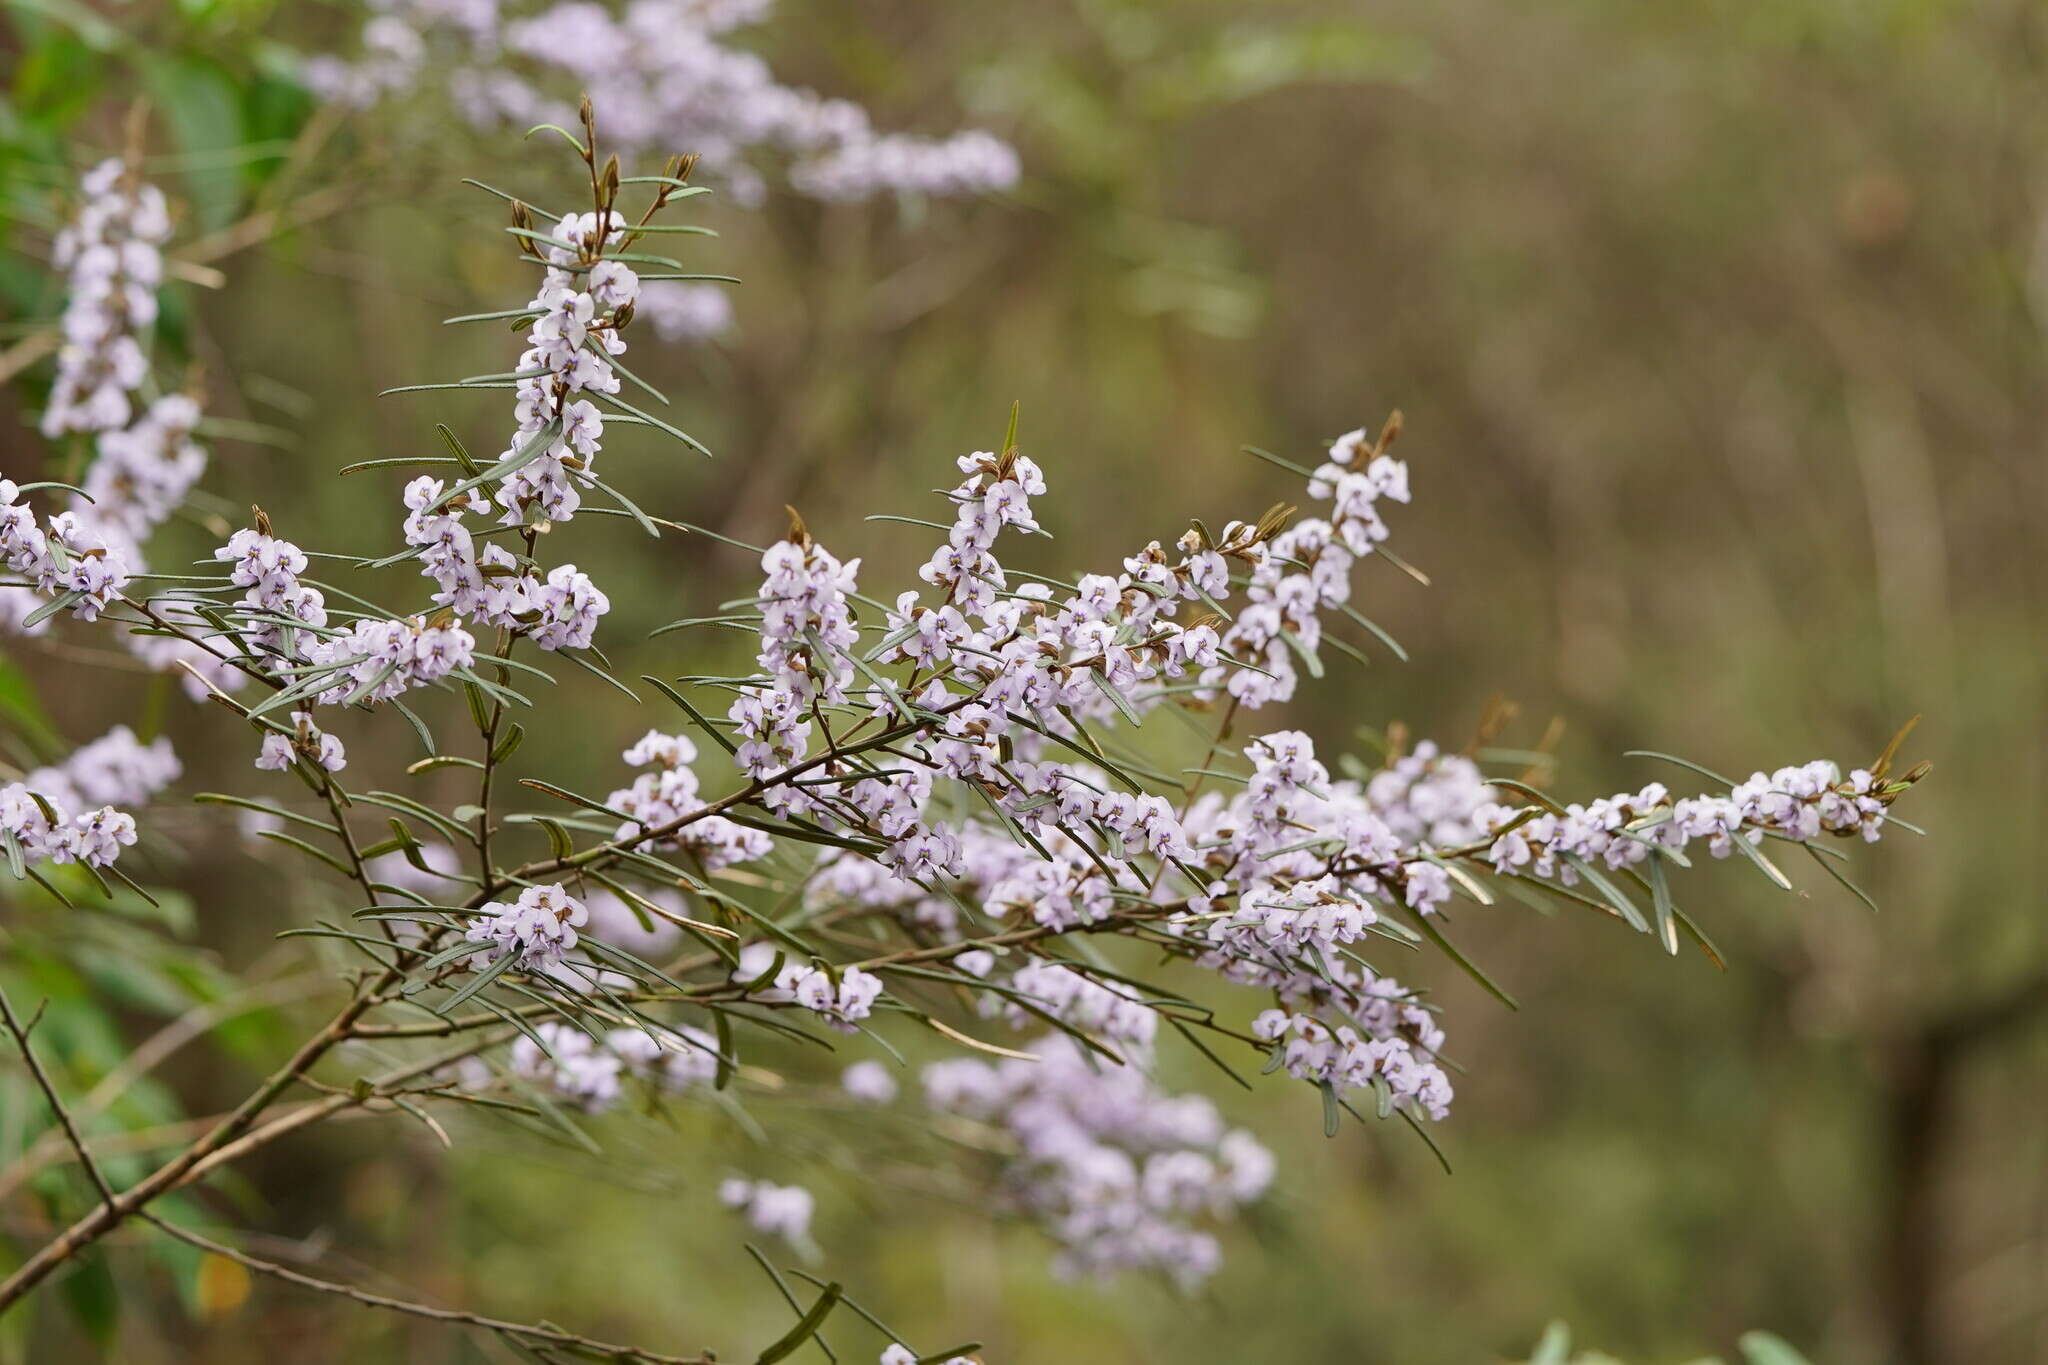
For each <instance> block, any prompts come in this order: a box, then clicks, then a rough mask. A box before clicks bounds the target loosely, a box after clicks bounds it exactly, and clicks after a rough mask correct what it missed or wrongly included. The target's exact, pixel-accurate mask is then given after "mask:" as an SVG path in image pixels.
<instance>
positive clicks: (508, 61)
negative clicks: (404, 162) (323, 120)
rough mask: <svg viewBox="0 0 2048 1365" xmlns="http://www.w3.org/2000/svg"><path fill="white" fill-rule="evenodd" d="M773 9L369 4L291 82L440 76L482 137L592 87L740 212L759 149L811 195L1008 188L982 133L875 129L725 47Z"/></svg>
mask: <svg viewBox="0 0 2048 1365" xmlns="http://www.w3.org/2000/svg"><path fill="white" fill-rule="evenodd" d="M773 7H774V6H773V0H721V2H720V3H705V0H627V3H623V4H611V3H602V4H601V3H594V0H553V2H552V3H541V4H520V3H511V2H508V3H499V0H377V3H376V5H375V8H376V9H377V10H378V11H380V12H379V13H377V14H376V15H374V16H372V17H371V18H370V20H369V21H368V22H367V23H366V24H365V26H364V28H363V34H362V46H363V54H362V56H361V57H360V58H358V59H357V60H354V61H348V60H344V59H341V58H338V57H332V56H322V57H317V58H315V59H313V60H312V61H310V62H309V63H308V64H307V68H306V77H307V80H308V81H309V83H310V84H311V85H312V86H313V88H314V89H315V90H316V91H318V92H320V93H322V94H323V95H325V96H326V97H327V98H329V99H332V100H336V101H339V102H342V103H346V104H350V105H354V106H357V107H368V106H371V105H374V104H377V103H380V102H382V101H384V100H386V99H389V98H391V97H393V96H394V95H397V94H401V93H404V92H408V91H411V90H414V89H415V88H417V87H418V86H420V85H421V84H422V83H423V81H424V80H425V78H426V77H427V76H428V75H429V74H430V73H441V74H443V75H444V76H445V80H446V93H447V95H448V96H449V97H450V98H452V99H453V101H454V103H455V105H456V107H457V109H458V110H459V111H460V112H461V113H462V114H463V115H464V116H465V117H466V118H468V119H469V121H470V122H472V123H473V124H475V125H476V126H478V127H480V128H486V129H489V128H496V127H504V126H516V127H520V128H526V127H531V126H533V125H535V124H541V123H557V124H563V125H569V124H571V123H572V122H573V120H574V117H575V103H574V101H575V98H576V94H577V93H578V92H581V91H584V90H591V91H603V92H604V106H605V117H606V121H607V123H608V125H609V126H610V127H611V129H612V131H613V133H614V135H615V136H616V137H617V138H618V140H619V141H620V142H621V143H622V144H623V145H624V146H626V147H627V148H629V149H632V150H634V151H646V150H649V149H659V148H661V147H673V146H686V147H690V148H693V149H695V150H697V151H698V152H700V153H701V154H702V156H703V157H704V160H705V162H706V164H707V166H708V167H709V168H710V169H712V170H714V171H715V172H716V173H717V174H718V176H719V177H720V178H721V179H722V180H723V181H724V182H725V184H726V185H727V186H728V188H729V189H730V190H731V191H732V193H733V194H734V195H735V197H736V198H737V199H738V200H739V201H740V202H741V203H745V204H751V203H755V202H758V201H759V199H760V198H761V196H762V193H763V189H764V185H765V182H764V181H763V179H762V177H761V174H760V172H759V170H758V169H756V167H755V166H754V165H753V164H752V162H753V160H754V159H755V157H756V154H757V153H760V152H771V153H775V154H777V155H779V156H781V157H785V158H789V159H791V161H792V164H791V166H790V170H789V181H790V184H791V185H792V186H793V187H794V188H795V189H796V190H797V191H798V192H799V193H801V194H806V195H810V196H812V197H815V198H819V199H833V200H844V199H864V198H868V197H870V196H873V195H876V194H883V193H889V192H892V191H893V192H899V193H918V194H928V195H958V194H979V193H986V192H989V191H995V190H1005V189H1008V188H1010V187H1011V186H1012V185H1014V184H1015V183H1016V181H1017V175H1018V163H1017V154H1016V153H1015V152H1014V151H1013V150H1011V148H1010V147H1009V146H1008V145H1007V144H1005V143H1003V142H1002V141H1000V140H999V139H997V138H995V137H993V136H991V135H990V134H988V133H985V132H979V131H968V132H962V133H957V134H954V135H953V136H951V137H946V138H935V139H934V138H921V137H911V136H907V135H903V134H884V133H880V132H878V131H877V130H876V129H875V128H874V126H873V124H872V122H871V121H870V119H869V117H868V114H867V112H866V111H865V110H863V109H862V108H861V107H860V106H859V105H856V104H853V103H851V102H850V101H847V100H839V99H826V98H823V97H820V96H818V95H816V94H813V93H811V92H810V91H807V90H798V89H794V88H791V87H789V86H785V85H783V84H781V83H780V82H778V81H777V80H776V79H775V76H774V73H773V72H771V71H770V70H769V69H768V65H767V63H765V62H764V61H762V60H761V58H760V57H758V56H756V55H754V54H753V53H750V52H746V51H743V50H741V49H739V48H737V47H735V46H732V45H731V35H732V33H733V31H734V30H736V29H739V28H743V27H746V26H749V25H753V24H758V23H760V22H761V21H762V20H764V19H765V18H767V17H768V14H769V11H770V10H772V9H773ZM555 91H562V92H565V93H564V94H559V95H558V94H556V93H554V92H555Z"/></svg>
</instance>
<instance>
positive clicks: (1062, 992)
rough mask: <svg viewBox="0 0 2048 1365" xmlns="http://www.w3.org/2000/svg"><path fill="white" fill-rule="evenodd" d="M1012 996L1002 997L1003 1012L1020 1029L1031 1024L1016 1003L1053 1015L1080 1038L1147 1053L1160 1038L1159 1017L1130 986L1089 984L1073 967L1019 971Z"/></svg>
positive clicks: (1047, 965)
mask: <svg viewBox="0 0 2048 1365" xmlns="http://www.w3.org/2000/svg"><path fill="white" fill-rule="evenodd" d="M1010 986H1011V988H1012V989H1013V990H1014V991H1016V992H1017V995H1016V996H1007V997H1005V1003H1004V1007H1003V1012H1004V1014H1005V1015H1007V1016H1008V1018H1009V1021H1010V1022H1011V1023H1012V1024H1013V1025H1015V1026H1016V1027H1018V1028H1023V1027H1025V1026H1026V1025H1027V1024H1029V1023H1030V1022H1031V1021H1032V1019H1033V1013H1032V1012H1031V1011H1027V1010H1026V1009H1025V1008H1024V1005H1023V1003H1021V1002H1020V1000H1019V998H1018V997H1024V998H1026V999H1028V1000H1029V1002H1030V1004H1031V1006H1032V1010H1034V1011H1036V1012H1037V1013H1039V1014H1047V1015H1051V1016H1052V1017H1053V1018H1055V1019H1058V1020H1059V1021H1060V1022H1062V1023H1065V1024H1071V1025H1072V1026H1073V1027H1075V1028H1078V1029H1080V1030H1081V1031H1082V1032H1084V1033H1092V1034H1095V1035H1096V1036H1098V1037H1102V1038H1107V1039H1109V1040H1111V1041H1112V1042H1115V1043H1125V1044H1134V1045H1136V1046H1137V1047H1138V1048H1140V1049H1142V1050H1145V1051H1149V1050H1150V1048H1151V1046H1152V1040H1153V1038H1154V1036H1155V1035H1157V1033H1158V1032H1159V1016H1158V1015H1157V1014H1154V1013H1153V1012H1152V1011H1151V1010H1149V1009H1147V1008H1146V1007H1145V1006H1144V1004H1142V1003H1141V1002H1140V1001H1139V999H1138V996H1137V993H1136V992H1134V991H1132V990H1131V989H1130V988H1129V987H1128V986H1123V985H1118V984H1110V983H1104V982H1100V981H1095V980H1091V979H1090V978H1089V977H1087V976H1085V975H1083V974H1082V973H1080V972H1078V971H1075V970H1074V969H1073V968H1072V967H1066V966H1061V965H1060V964H1058V963H1054V962H1046V961H1042V960H1034V961H1032V962H1029V963H1026V964H1025V965H1024V966H1023V967H1020V968H1018V970H1017V972H1016V974H1015V975H1014V976H1012V977H1011V978H1010Z"/></svg>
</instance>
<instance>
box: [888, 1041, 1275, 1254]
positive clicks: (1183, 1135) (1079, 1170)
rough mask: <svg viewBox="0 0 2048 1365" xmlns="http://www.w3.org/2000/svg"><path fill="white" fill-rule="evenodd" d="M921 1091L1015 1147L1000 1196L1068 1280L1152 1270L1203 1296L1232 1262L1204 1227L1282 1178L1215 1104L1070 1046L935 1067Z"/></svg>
mask: <svg viewBox="0 0 2048 1365" xmlns="http://www.w3.org/2000/svg"><path fill="white" fill-rule="evenodd" d="M923 1083H924V1092H925V1099H926V1102H927V1103H929V1104H930V1105H931V1106H932V1107H933V1108H934V1109H938V1110H940V1111H942V1112H946V1113H952V1114H958V1115H962V1116H964V1117H967V1118H971V1119H975V1120H979V1121H981V1122H984V1123H992V1124H995V1125H997V1126H998V1127H1000V1128H1001V1129H1002V1130H1003V1132H1004V1133H1005V1134H1006V1135H1007V1136H1008V1137H1009V1139H1010V1141H1011V1142H1012V1143H1013V1144H1014V1146H1015V1149H1016V1155H1015V1157H1013V1158H1011V1159H1010V1161H1009V1162H1008V1164H1007V1166H1006V1169H1005V1171H1004V1176H1003V1190H1004V1193H1005V1195H1006V1197H1007V1199H1008V1202H1009V1203H1010V1204H1011V1205H1012V1206H1014V1207H1015V1208H1017V1209H1018V1210H1020V1211H1021V1212H1024V1213H1026V1214H1028V1215H1030V1216H1031V1217H1033V1218H1035V1219H1036V1220H1038V1221H1039V1222H1040V1223H1041V1224H1042V1225H1043V1226H1044V1228H1045V1229H1046V1231H1047V1232H1048V1233H1049V1234H1050V1235H1051V1236H1052V1237H1053V1239H1054V1240H1055V1241H1056V1242H1057V1243H1058V1244H1059V1247H1060V1251H1059V1255H1058V1258H1057V1260H1056V1261H1055V1268H1056V1269H1057V1270H1058V1271H1060V1272H1061V1273H1062V1274H1064V1275H1070V1276H1082V1275H1085V1276H1092V1277H1097V1278H1102V1277H1107V1276H1109V1275H1113V1274H1115V1273H1117V1272H1119V1271H1123V1270H1151V1271H1158V1272H1162V1273H1164V1274H1166V1275H1167V1276H1169V1277H1171V1278H1172V1279H1173V1280H1174V1281H1175V1282H1177V1283H1179V1284H1180V1285H1182V1286H1183V1287H1185V1288H1193V1287H1194V1286H1196V1285H1198V1284H1200V1283H1201V1282H1202V1281H1203V1280H1205V1279H1207V1278H1208V1277H1209V1276H1210V1275H1211V1274H1213V1273H1214V1272H1215V1270H1216V1268H1217V1267H1218V1265H1219V1264H1221V1259H1222V1253H1221V1250H1220V1248H1219V1246H1218V1243H1217V1241H1216V1238H1215V1235H1214V1234H1213V1233H1211V1232H1209V1231H1207V1230H1205V1229H1204V1228H1203V1227H1201V1226H1200V1225H1199V1223H1198V1221H1197V1220H1199V1219H1202V1218H1204V1217H1209V1218H1216V1217H1226V1216H1228V1215H1229V1214H1230V1213H1232V1212H1233V1211H1235V1210H1236V1209H1238V1208H1239V1207H1241V1206H1243V1205H1245V1204H1247V1203H1250V1202H1251V1201H1252V1200H1255V1199H1257V1198H1258V1197H1259V1195H1260V1194H1262V1193H1263V1192H1264V1191H1265V1188H1266V1186H1267V1185H1268V1184H1269V1183H1270V1182H1271V1180H1272V1177H1273V1167H1274V1163H1273V1158H1272V1155H1271V1154H1270V1153H1269V1152H1267V1150H1266V1149H1265V1148H1264V1147H1262V1146H1260V1145H1259V1143H1258V1142H1257V1141H1256V1140H1254V1139H1253V1138H1252V1136H1251V1135H1250V1134H1249V1133H1246V1132H1243V1131H1241V1130H1231V1129H1227V1128H1226V1127H1225V1126H1224V1124H1223V1121H1222V1119H1221V1117H1220V1116H1219V1115H1218V1114H1217V1112H1216V1109H1215V1106H1213V1105H1212V1104H1210V1103H1209V1102H1208V1101H1207V1100H1206V1099H1202V1098H1200V1097H1199V1096H1191V1095H1179V1096H1177V1095H1169V1094H1166V1093H1165V1092H1163V1091H1161V1090H1159V1089H1158V1088H1157V1087H1155V1086H1154V1085H1153V1083H1152V1082H1151V1081H1150V1080H1149V1079H1148V1078H1147V1077H1146V1075H1145V1074H1144V1072H1143V1070H1142V1069H1141V1068H1140V1067H1139V1065H1138V1064H1137V1063H1135V1062H1127V1063H1125V1064H1122V1065H1119V1064H1116V1063H1113V1062H1107V1061H1104V1060H1103V1059H1101V1058H1099V1057H1092V1056H1089V1055H1086V1053H1085V1052H1084V1051H1083V1049H1082V1048H1081V1046H1080V1045H1079V1044H1077V1043H1074V1042H1073V1041H1072V1040H1070V1039H1068V1038H1065V1037H1060V1036H1054V1037H1050V1038H1046V1039H1042V1040H1041V1041H1040V1043H1039V1045H1038V1049H1037V1059H1036V1060H1035V1061H1032V1060H1023V1059H1013V1060H1004V1061H1000V1062H995V1063H987V1062H982V1061H978V1060H975V1059H972V1058H954V1059H949V1060H946V1061H941V1062H934V1063H932V1064H930V1065H929V1066H927V1067H926V1068H925V1069H924V1073H923Z"/></svg>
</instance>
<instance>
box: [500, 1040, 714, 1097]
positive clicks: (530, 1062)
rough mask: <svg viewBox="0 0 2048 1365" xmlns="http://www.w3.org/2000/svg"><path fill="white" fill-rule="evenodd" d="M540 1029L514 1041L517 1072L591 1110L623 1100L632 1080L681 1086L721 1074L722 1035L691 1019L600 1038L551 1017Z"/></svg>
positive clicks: (673, 1088)
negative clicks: (714, 1034) (678, 1024)
mask: <svg viewBox="0 0 2048 1365" xmlns="http://www.w3.org/2000/svg"><path fill="white" fill-rule="evenodd" d="M534 1033H535V1035H536V1036H535V1037H533V1038H528V1037H525V1036H522V1037H521V1038H520V1039H519V1041H518V1042H517V1043H515V1044H513V1046H512V1053H511V1056H510V1058H509V1061H510V1065H511V1069H512V1074H513V1075H515V1076H517V1077H519V1078H520V1079H522V1080H525V1081H527V1082H529V1083H531V1084H534V1085H538V1086H541V1087H544V1088H545V1089H546V1090H547V1092H548V1093H549V1094H550V1095H551V1096H553V1097H554V1098H556V1099H558V1100H561V1101H563V1102H565V1103H568V1104H572V1105H574V1106H575V1107H576V1108H578V1109H580V1110H582V1111H583V1112H585V1113H590V1114H596V1113H602V1112H603V1111H604V1110H606V1109H609V1108H611V1107H612V1106H613V1105H615V1104H617V1103H618V1102H619V1100H620V1099H622V1098H623V1097H624V1096H625V1093H626V1083H627V1082H628V1081H630V1080H639V1081H642V1082H644V1083H645V1084H647V1085H650V1086H653V1087H654V1088H656V1089H657V1090H663V1091H670V1092H675V1091H684V1090H689V1089H692V1088H695V1087H699V1086H703V1085H708V1084H709V1083H710V1082H711V1080H712V1078H713V1077H715V1076H716V1075H717V1074H718V1042H717V1040H716V1039H715V1038H713V1037H712V1036H711V1035H710V1034H708V1033H706V1032H704V1031H703V1030H702V1029H697V1028H691V1027H690V1026H688V1025H683V1026H682V1027H680V1028H674V1029H668V1028H659V1029H645V1028H616V1029H612V1030H610V1031H609V1032H607V1033H606V1034H605V1035H604V1037H603V1038H601V1039H598V1038H592V1037H591V1036H590V1035H589V1034H588V1033H586V1032H584V1031H583V1030H582V1029H579V1028H576V1027H574V1026H572V1025H569V1024H558V1023H554V1022H551V1021H550V1022H546V1023H542V1024H540V1025H539V1026H537V1027H536V1028H535V1029H534Z"/></svg>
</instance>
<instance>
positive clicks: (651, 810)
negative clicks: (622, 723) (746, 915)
mask: <svg viewBox="0 0 2048 1365" xmlns="http://www.w3.org/2000/svg"><path fill="white" fill-rule="evenodd" d="M621 757H623V758H624V759H625V761H626V762H627V763H630V764H632V765H633V766H635V767H648V766H652V767H653V769H654V771H652V772H646V773H642V774H640V776H638V777H636V778H634V779H633V785H632V786H630V787H621V788H620V789H619V790H617V791H615V792H613V793H612V794H611V795H610V796H608V797H606V798H605V804H606V805H607V806H610V807H611V808H612V809H613V810H616V811H618V812H620V813H621V814H624V815H630V816H632V817H633V818H632V819H631V820H629V821H627V822H626V823H625V824H622V825H620V826H619V833H618V837H619V838H621V839H635V838H638V837H640V836H641V835H642V834H643V833H644V832H645V831H648V830H656V829H662V828H665V827H668V826H673V825H680V826H681V828H679V829H677V830H676V832H675V833H674V834H673V835H670V836H667V837H654V838H650V839H648V840H647V841H646V842H647V846H648V847H650V848H655V849H662V850H677V849H686V850H688V851H689V852H690V853H692V854H694V855H695V856H696V857H697V859H698V861H699V862H700V863H702V865H703V866H704V868H705V869H706V870H707V871H715V870H716V869H718V868H721V867H730V866H732V865H733V864H734V863H750V862H754V861H756V860H757V859H760V858H765V857H767V856H768V855H769V853H770V852H772V851H773V849H774V841H773V840H772V839H770V838H769V836H768V835H767V833H766V832H765V831H762V830H758V829H749V828H748V827H747V826H745V825H742V824H739V823H737V822H735V821H732V820H728V819H726V818H725V817H724V816H721V815H707V816H703V817H701V818H698V819H694V820H688V817H690V816H691V815H693V814H694V813H695V812H697V811H699V810H702V809H703V808H704V802H703V800H702V799H701V798H700V797H699V796H698V795H697V773H696V770H695V769H693V768H692V767H691V766H690V765H691V764H692V763H694V762H696V760H697V746H696V744H695V743H694V742H692V741H691V739H690V738H689V736H687V735H665V734H663V733H662V732H661V731H659V730H649V731H648V732H647V733H646V734H644V735H642V736H641V737H640V739H639V740H638V741H637V742H636V743H635V744H634V745H633V746H632V747H631V748H629V749H627V750H626V751H625V753H624V754H622V755H621ZM686 820H688V823H687V824H685V823H684V821H686Z"/></svg>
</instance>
